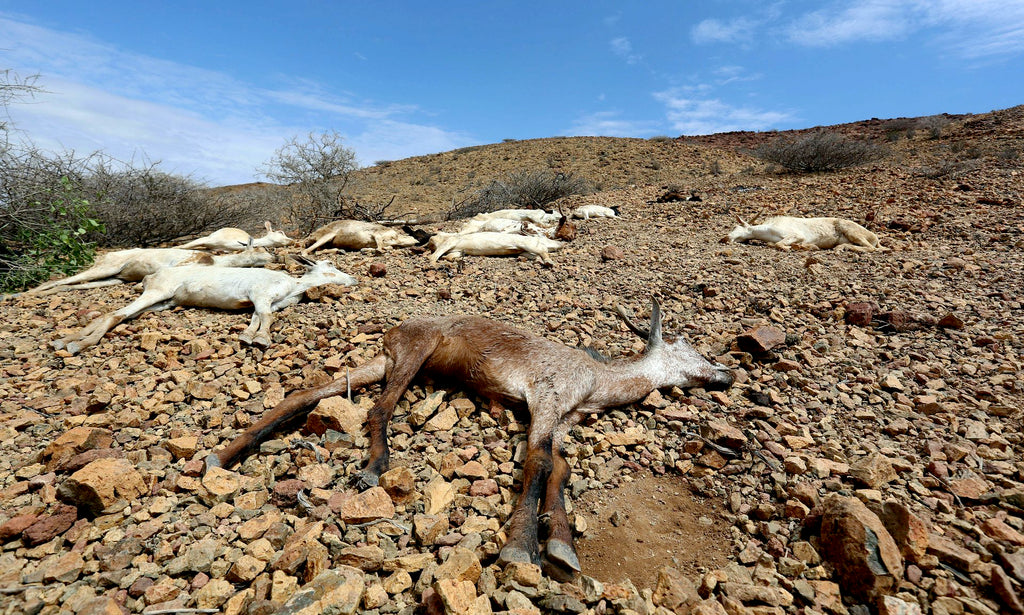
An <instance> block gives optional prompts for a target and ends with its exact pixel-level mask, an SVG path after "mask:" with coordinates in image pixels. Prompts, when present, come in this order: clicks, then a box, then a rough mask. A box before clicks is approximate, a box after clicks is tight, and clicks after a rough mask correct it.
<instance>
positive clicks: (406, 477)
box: [378, 467, 419, 504]
mask: <svg viewBox="0 0 1024 615" xmlns="http://www.w3.org/2000/svg"><path fill="white" fill-rule="evenodd" d="M378 485H379V486H380V487H381V489H383V490H384V491H386V492H387V494H388V495H389V496H390V497H391V501H393V502H394V503H395V504H408V503H409V502H412V501H414V500H416V499H417V498H418V497H419V494H418V493H417V492H416V475H415V474H413V472H412V470H410V469H409V468H406V467H401V468H393V469H391V470H388V471H387V472H385V473H383V474H381V475H380V480H379V482H378Z"/></svg>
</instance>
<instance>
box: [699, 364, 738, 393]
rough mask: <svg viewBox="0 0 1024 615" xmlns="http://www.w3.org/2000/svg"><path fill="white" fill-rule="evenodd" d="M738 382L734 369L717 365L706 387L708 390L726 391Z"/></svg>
mask: <svg viewBox="0 0 1024 615" xmlns="http://www.w3.org/2000/svg"><path fill="white" fill-rule="evenodd" d="M734 382H736V376H734V375H733V373H732V370H731V369H729V368H728V367H726V366H724V365H715V371H714V373H713V374H712V376H711V379H710V380H709V381H708V383H707V384H706V385H704V388H705V389H706V390H708V391H724V390H726V389H728V388H729V387H731V386H732V384H733V383H734Z"/></svg>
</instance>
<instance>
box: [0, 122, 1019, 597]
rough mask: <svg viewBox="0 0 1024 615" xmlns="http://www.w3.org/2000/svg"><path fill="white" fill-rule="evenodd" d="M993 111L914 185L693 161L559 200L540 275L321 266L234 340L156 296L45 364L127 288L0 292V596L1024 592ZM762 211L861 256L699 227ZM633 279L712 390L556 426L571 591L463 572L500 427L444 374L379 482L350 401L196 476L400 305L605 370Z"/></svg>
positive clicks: (510, 262)
mask: <svg viewBox="0 0 1024 615" xmlns="http://www.w3.org/2000/svg"><path fill="white" fill-rule="evenodd" d="M1022 126H1024V123H1022V122H1016V123H1007V122H1000V123H996V124H992V123H983V124H979V125H976V126H973V127H971V126H968V125H966V122H965V125H964V126H962V127H961V128H959V129H960V130H963V131H969V130H975V132H974V133H970V134H972V135H973V137H972V138H974V139H978V140H981V141H982V142H985V143H989V144H990V146H991V147H992V148H994V149H992V150H991V151H990V152H989V153H988V154H986V153H984V152H981V153H978V157H977V158H972V159H971V160H974V161H976V162H971V163H970V164H967V163H966V162H957V163H956V165H953V166H950V167H949V168H946V169H945V172H943V173H938V172H935V171H934V169H935V168H937V167H938V166H939V165H941V164H945V163H948V162H949V161H944V160H942V159H941V158H938V159H937V158H934V156H935V155H936V152H938V151H939V150H935V149H934V148H933V149H928V151H927V155H925V154H922V155H921V156H919V157H917V158H914V159H913V160H908V159H907V158H906V157H903V158H899V159H890V160H887V161H883V162H881V163H877V164H876V165H874V166H870V167H865V168H860V169H854V170H850V171H844V172H839V173H833V174H823V175H778V174H774V173H771V172H767V171H765V170H763V169H761V168H760V167H757V166H756V165H755V164H754V163H753V162H751V163H750V165H747V166H748V167H749V168H747V167H744V166H743V165H736V166H735V167H729V168H727V169H726V171H725V172H721V173H716V174H712V173H706V172H705V173H699V174H698V173H694V174H693V176H691V177H687V178H686V181H685V187H686V188H687V189H689V190H695V191H696V192H697V194H699V195H700V196H701V198H702V200H701V201H700V202H671V203H657V202H654V201H655V200H656V199H657V197H658V196H660V195H661V194H662V193H663V188H662V186H661V185H659V184H644V185H639V186H634V187H623V188H620V189H615V190H605V191H602V192H599V193H596V194H594V195H591V196H587V197H575V198H573V199H571V202H570V203H568V204H567V205H576V204H582V203H601V204H607V205H618V206H620V207H621V209H622V212H623V215H622V218H621V219H618V220H591V221H588V222H585V223H581V224H580V229H579V230H580V232H579V236H578V237H577V239H576V240H575V241H574V242H572V243H571V244H569V245H568V246H567V247H566V248H565V249H564V250H562V251H561V252H559V253H557V254H556V255H554V259H555V261H556V263H557V264H556V266H555V267H554V268H544V267H541V266H540V265H539V264H538V263H537V262H536V261H533V260H529V259H526V258H491V259H488V258H479V257H471V258H467V259H465V260H464V261H462V263H461V264H453V263H442V264H439V265H437V266H434V265H431V264H430V262H429V260H428V259H427V257H426V256H425V255H423V254H421V253H416V252H414V251H392V252H388V253H385V254H373V253H326V255H327V257H328V258H330V259H331V260H332V261H334V262H335V263H336V264H337V265H339V266H340V267H341V268H342V269H344V270H346V271H349V272H352V273H353V274H355V275H356V276H357V277H358V278H359V282H360V283H359V285H358V286H357V287H354V288H350V289H341V288H327V289H324V290H321V291H319V292H312V293H311V297H310V301H309V302H306V303H302V304H299V305H297V306H294V307H292V308H288V309H286V310H284V311H283V312H281V313H280V315H279V316H280V317H279V319H278V322H277V324H276V325H275V328H274V333H273V336H272V340H273V344H272V345H271V346H270V347H269V348H268V349H267V350H265V351H264V350H259V349H255V348H249V347H244V346H241V345H240V344H239V342H238V340H237V336H238V334H239V333H240V332H241V331H242V330H243V329H244V328H245V326H246V325H247V323H248V315H246V314H243V313H223V312H213V311H206V310H195V309H187V310H185V309H175V310H172V311H169V312H163V313H159V314H148V315H144V316H142V317H140V318H139V319H137V320H135V321H132V322H130V323H127V324H125V325H122V326H120V327H118V328H116V329H114V331H113V332H112V333H110V334H108V335H107V337H106V338H105V339H104V340H103V341H102V342H101V343H100V344H99V345H97V346H95V347H93V348H89V349H87V350H85V351H83V352H82V353H81V354H80V355H78V356H70V355H68V354H67V353H65V352H62V351H57V352H55V351H53V350H52V349H50V347H49V345H48V343H49V342H50V341H52V340H54V339H56V338H58V337H61V336H62V335H64V334H66V333H67V332H69V331H70V330H73V329H75V328H77V327H80V326H81V325H82V324H84V323H85V322H87V321H88V320H89V319H90V318H92V317H93V316H95V315H96V314H97V313H98V312H103V311H107V310H110V309H115V308H116V307H118V306H120V305H123V304H124V303H126V302H127V301H129V300H130V299H131V298H132V297H133V296H134V295H135V292H136V291H134V290H133V289H131V288H127V287H124V288H117V287H115V288H113V289H109V288H108V289H96V290H91V291H84V292H76V293H66V294H63V295H54V296H51V297H44V298H16V299H11V300H7V301H5V302H3V303H2V304H0V312H2V316H3V317H2V319H0V331H2V342H0V358H2V362H0V376H2V377H0V400H2V401H0V452H2V455H0V547H2V552H0V592H2V593H0V604H2V605H3V606H2V608H0V612H2V613H58V612H71V613H89V614H93V613H104V614H106V613H110V614H115V613H122V612H157V611H163V612H224V613H232V614H238V613H245V614H252V615H256V614H263V613H274V612H284V613H346V612H364V613H379V614H387V613H410V612H413V611H414V610H425V612H430V613H440V612H445V613H487V612H495V611H516V612H538V611H541V612H577V613H578V612H592V613H598V614H599V613H608V612H620V613H631V612H636V613H656V612H660V613H667V612H670V611H674V612H677V613H729V614H730V615H733V614H738V613H751V614H763V615H767V614H770V613H807V614H812V613H833V614H837V615H843V614H845V613H856V614H862V613H866V612H868V611H872V612H875V611H878V612H884V613H918V612H920V613H933V614H936V615H940V614H945V613H950V614H959V613H965V612H966V613H973V614H987V613H1012V612H1022V605H1021V599H1020V597H1019V595H1020V587H1021V583H1022V582H1024V462H1022V461H1021V452H1022V450H1024V442H1022V437H1021V410H1022V395H1021V391H1022V389H1024V377H1022V376H1021V368H1022V361H1024V357H1022V349H1024V348H1022V339H1024V311H1022V310H1021V298H1022V296H1024V292H1022V286H1024V283H1022V282H1024V257H1022V255H1021V252H1022V249H1024V211H1022V209H1021V202H1022V198H1024V163H1022V162H1021V160H1020V158H1019V157H1017V158H1013V157H1010V156H1001V155H997V153H998V151H1001V150H999V149H998V147H1006V146H1007V144H1008V143H1009V144H1013V143H1016V144H1017V146H1018V147H1019V146H1020V144H1021V143H1022V142H1024V139H1022V136H1024V130H1022ZM985 131H988V132H985ZM963 134H968V133H967V132H964V133H963ZM986 139H987V140H986ZM1000 140H1001V141H1000ZM992 143H996V144H997V145H998V147H997V146H996V145H992ZM926 145H927V144H922V145H920V148H921V149H922V151H923V150H925V149H927V148H926ZM687 147H700V146H698V145H689V146H687ZM737 156H738V155H737ZM396 164H397V163H396ZM949 164H952V163H949ZM927 169H933V171H928V170H927ZM762 208H766V209H768V210H769V211H780V210H787V211H789V213H791V214H795V215H841V216H844V217H849V218H852V219H855V220H858V221H860V222H861V223H863V224H865V225H866V226H868V227H869V228H871V229H872V230H874V231H875V232H876V233H878V235H879V236H880V237H881V239H882V243H883V245H885V246H888V247H889V248H891V250H890V251H887V252H883V253H877V254H855V253H848V252H801V251H791V252H780V251H777V250H775V249H772V248H770V247H766V246H763V245H723V244H720V243H718V239H719V238H720V237H722V236H723V235H724V234H725V233H726V232H728V230H729V229H730V228H731V226H732V224H733V217H732V215H733V214H734V213H740V214H743V215H750V214H752V213H754V212H756V211H759V210H761V209H762ZM606 248H611V249H606ZM371 266H372V268H373V272H374V273H375V274H377V275H376V276H372V275H370V271H371ZM652 296H657V297H659V298H660V299H661V300H662V302H663V305H664V308H665V310H666V312H667V321H666V329H667V330H668V331H674V332H682V333H685V334H686V335H687V336H688V337H689V338H690V340H691V341H692V342H693V344H694V346H695V347H696V348H698V349H699V350H700V351H701V352H703V353H704V354H705V355H707V356H711V357H717V358H718V360H720V361H722V362H725V363H727V364H729V365H730V366H732V367H734V368H735V371H736V374H737V382H736V384H735V385H734V386H733V387H732V388H731V389H730V390H728V391H725V392H714V393H708V392H704V391H702V390H693V391H680V390H666V391H661V392H659V393H654V394H652V395H651V396H649V397H648V398H647V399H645V400H643V401H642V402H641V403H637V404H635V405H633V406H627V407H624V408H620V409H615V410H612V411H609V412H607V413H605V414H602V415H600V416H596V415H595V416H591V417H589V418H588V419H587V420H585V421H584V422H583V424H581V425H580V426H579V427H577V428H576V429H574V430H573V432H572V434H571V437H570V443H569V444H568V450H569V454H570V462H571V464H572V468H573V470H572V476H571V478H570V486H569V490H568V491H569V494H568V495H569V498H568V501H569V504H570V512H571V518H572V520H573V523H574V527H575V530H576V532H577V534H578V538H577V545H578V547H579V550H580V555H581V560H582V561H583V565H584V573H583V576H581V577H580V578H578V579H576V580H575V581H573V582H565V583H560V582H557V581H555V580H553V579H550V578H548V577H546V576H544V575H543V574H542V572H541V570H540V569H538V568H537V567H535V566H532V565H513V566H509V567H507V568H505V569H500V568H499V567H498V566H497V565H496V564H495V563H494V562H495V558H496V555H497V552H498V550H499V549H500V546H501V544H502V540H503V538H504V528H503V524H504V522H505V520H506V517H507V515H508V513H509V511H510V510H511V506H512V504H513V502H514V498H515V494H516V492H517V489H518V487H519V481H520V480H521V469H520V463H519V461H520V460H521V459H522V455H523V449H524V446H525V444H524V437H525V424H524V422H523V417H522V416H521V415H519V414H517V413H515V412H513V411H512V410H510V409H506V408H502V407H500V406H497V405H494V404H491V403H489V402H487V401H486V400H483V399H479V398H476V397H474V396H472V395H467V394H466V392H465V391H461V390H459V389H458V388H457V387H454V388H453V387H445V388H438V387H435V386H434V385H433V384H431V383H418V384H417V385H415V386H413V387H412V388H411V389H410V391H409V393H407V394H406V396H405V399H403V400H402V402H401V403H400V404H399V409H398V412H397V417H396V419H395V421H394V423H393V425H392V436H393V437H392V449H393V453H392V468H393V470H392V471H391V472H389V473H388V474H386V475H385V476H384V477H382V480H381V486H380V487H378V488H374V489H370V490H368V491H365V492H362V493H360V492H357V491H356V490H354V489H353V488H352V487H351V486H350V485H351V482H352V475H353V474H354V473H355V472H356V471H358V469H359V468H360V461H361V459H362V456H363V454H364V451H365V448H366V444H367V442H366V438H365V436H364V435H363V433H362V430H361V428H362V420H363V417H364V416H365V412H366V409H367V408H368V407H369V405H370V404H371V403H372V401H373V399H374V398H375V395H376V393H377V392H378V391H379V389H377V388H370V389H368V390H366V391H357V392H354V394H353V398H352V401H351V402H349V401H348V400H344V399H340V398H337V399H333V400H330V401H329V402H324V403H323V404H322V405H321V407H320V408H318V410H317V411H315V412H314V413H313V414H312V415H311V417H310V420H309V421H308V422H307V423H306V424H305V426H304V427H303V426H297V427H296V428H293V429H288V430H285V431H282V432H280V433H278V434H276V436H275V438H274V439H272V440H269V441H267V442H265V443H264V444H263V445H262V447H261V449H260V453H259V454H257V455H252V456H250V457H249V458H247V459H245V460H244V461H243V462H242V463H241V464H240V465H239V466H237V467H234V468H229V469H225V470H215V471H211V472H210V473H207V474H206V475H205V476H204V475H203V473H202V461H201V460H202V459H203V457H204V456H205V455H206V454H208V453H209V452H210V451H212V450H214V449H216V448H217V447H219V446H222V445H224V444H225V443H226V442H228V441H229V440H230V439H231V438H232V437H233V436H235V435H236V434H237V433H238V432H239V431H240V430H241V429H243V428H244V427H245V426H247V425H249V424H250V423H251V422H252V421H254V420H255V419H257V418H258V417H259V416H260V415H261V414H262V413H263V412H264V411H265V410H266V409H268V408H272V407H273V406H274V405H275V404H276V403H277V402H279V401H280V400H281V399H282V398H283V396H284V394H285V393H286V392H288V391H291V390H293V389H297V388H302V387H308V386H314V385H317V384H320V383H323V382H326V381H328V380H329V379H332V378H335V377H338V376H339V375H340V374H344V371H345V369H346V367H347V366H352V365H358V364H361V363H363V362H365V361H366V360H368V359H369V358H370V357H372V356H374V355H375V354H376V352H377V351H378V349H379V341H380V338H381V336H382V332H383V331H385V330H386V329H387V328H389V327H391V326H394V325H395V324H398V323H399V322H401V321H402V320H404V319H406V318H408V317H410V316H413V315H419V314H445V313H473V314H483V315H487V316H489V317H491V318H495V319H499V320H502V321H505V322H509V323H512V324H515V325H516V326H519V327H521V328H524V329H527V330H529V331H532V332H534V333H537V334H541V335H544V336H546V337H549V338H551V339H555V340H559V341H562V342H564V343H566V344H568V345H571V346H577V345H591V346H593V347H595V348H596V349H597V350H599V351H600V352H602V353H604V354H606V355H609V356H613V357H614V356H621V355H625V354H629V353H635V352H638V351H640V350H641V349H642V342H641V341H640V340H638V339H637V338H636V337H635V336H633V335H632V334H630V333H629V332H628V331H627V330H626V328H625V327H624V326H623V325H622V324H621V323H620V322H619V321H618V320H617V319H616V317H615V310H614V308H615V306H616V305H619V304H623V305H626V306H628V307H630V308H631V309H632V310H633V311H635V312H637V313H638V314H641V315H642V314H645V313H646V312H647V310H648V309H649V306H650V300H651V297H652ZM182 609H208V610H205V611H183V610H182Z"/></svg>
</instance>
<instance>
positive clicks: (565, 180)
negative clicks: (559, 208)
mask: <svg viewBox="0 0 1024 615" xmlns="http://www.w3.org/2000/svg"><path fill="white" fill-rule="evenodd" d="M590 192H591V187H590V183H589V182H588V181H587V180H585V179H583V178H580V177H574V176H573V175H572V174H571V173H554V172H552V171H547V170H542V171H525V170H522V171H515V172H513V173H510V174H509V175H508V177H507V178H506V179H505V180H495V181H492V182H491V183H490V184H489V185H487V186H485V187H484V188H481V189H480V190H478V191H477V192H475V193H474V194H473V195H472V196H470V197H469V198H467V199H466V200H464V201H462V202H461V203H458V204H455V205H453V207H452V208H451V209H450V210H449V211H448V212H447V213H446V214H445V217H446V219H448V220H459V219H462V218H471V217H473V216H475V215H477V214H482V213H488V212H492V211H497V210H499V209H505V208H509V207H514V208H523V209H543V208H544V206H545V205H548V204H549V203H552V202H554V201H557V200H558V199H560V198H562V197H566V196H570V195H573V194H588V193H590Z"/></svg>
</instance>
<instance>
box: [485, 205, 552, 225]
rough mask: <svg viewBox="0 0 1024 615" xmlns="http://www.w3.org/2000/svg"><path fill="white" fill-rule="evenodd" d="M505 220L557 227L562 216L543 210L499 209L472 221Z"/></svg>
mask: <svg viewBox="0 0 1024 615" xmlns="http://www.w3.org/2000/svg"><path fill="white" fill-rule="evenodd" d="M495 218H504V219H506V220H519V221H523V220H529V221H530V222H533V223H534V224H536V225H538V226H555V225H557V224H558V223H559V222H561V221H562V214H560V213H558V212H557V211H554V212H551V213H548V212H546V211H543V210H541V209H499V210H497V211H491V212H488V213H484V214H477V215H475V216H473V218H472V220H494V219H495Z"/></svg>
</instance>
